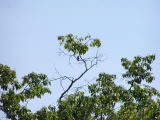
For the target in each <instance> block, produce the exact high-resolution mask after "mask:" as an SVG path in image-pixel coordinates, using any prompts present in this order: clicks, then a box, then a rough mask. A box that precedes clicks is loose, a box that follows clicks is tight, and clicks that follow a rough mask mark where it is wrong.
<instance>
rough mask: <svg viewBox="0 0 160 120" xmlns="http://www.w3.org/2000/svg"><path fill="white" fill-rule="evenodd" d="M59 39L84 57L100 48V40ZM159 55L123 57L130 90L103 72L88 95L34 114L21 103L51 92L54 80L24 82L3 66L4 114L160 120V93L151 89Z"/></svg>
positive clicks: (0, 101) (28, 118) (60, 119)
mask: <svg viewBox="0 0 160 120" xmlns="http://www.w3.org/2000/svg"><path fill="white" fill-rule="evenodd" d="M58 40H59V41H60V43H61V45H63V46H64V48H65V49H66V50H67V51H68V52H72V53H73V54H78V55H83V54H85V53H86V52H87V51H88V49H89V47H100V46H101V43H100V40H99V39H91V37H90V36H86V37H85V38H78V37H77V36H74V35H72V34H68V35H66V36H59V37H58ZM154 60H155V55H148V56H146V57H141V56H137V57H134V59H133V60H132V61H131V60H128V59H127V58H122V59H121V62H122V66H123V67H124V69H125V73H124V74H122V79H123V80H126V83H127V84H128V87H129V88H125V87H123V86H120V85H117V84H116V83H115V79H116V75H111V74H107V73H100V74H99V76H98V77H97V79H96V81H95V83H93V84H88V92H87V94H86V93H85V92H83V91H77V92H75V93H73V94H70V95H68V96H67V97H65V98H64V99H63V100H62V101H58V104H57V106H51V105H50V106H48V107H43V108H42V109H40V110H39V111H37V112H36V113H32V112H31V110H30V109H28V108H27V107H26V106H23V105H22V104H20V103H21V102H26V101H27V100H30V99H34V98H35V97H38V98H41V97H42V96H43V95H44V94H46V93H51V91H50V90H49V88H48V85H50V84H51V83H50V81H49V79H48V78H47V76H46V75H44V74H36V73H30V74H28V75H26V76H24V77H23V79H22V82H19V81H18V80H17V79H16V72H15V71H14V70H11V69H10V67H8V66H7V65H3V64H0V111H3V112H4V113H5V114H6V118H9V119H11V120H160V93H159V91H158V90H156V89H155V88H153V87H151V86H149V84H150V83H151V82H152V81H153V80H154V76H153V75H152V73H151V72H152V67H151V64H152V62H153V61H154Z"/></svg>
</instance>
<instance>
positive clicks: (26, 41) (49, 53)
mask: <svg viewBox="0 0 160 120" xmlns="http://www.w3.org/2000/svg"><path fill="white" fill-rule="evenodd" d="M159 6H160V1H159V0H45V1H44V0H34V1H33V0H26V1H25V0H0V45H1V47H0V63H2V64H7V65H9V66H11V68H12V69H14V70H16V71H17V76H18V78H19V79H20V78H21V77H22V76H24V75H26V74H28V73H30V72H32V71H34V72H37V73H45V74H47V75H48V76H49V77H50V78H53V77H54V76H55V70H54V68H57V69H58V70H59V71H60V72H61V73H63V74H68V73H72V74H73V75H75V74H76V73H77V72H76V71H79V72H80V70H77V68H78V67H76V66H74V67H73V66H69V65H68V59H67V58H66V57H60V56H58V51H59V50H58V49H59V44H58V42H57V36H58V35H65V34H68V33H73V34H76V35H79V36H84V35H87V34H90V35H92V36H93V37H98V38H100V39H101V41H102V48H101V49H100V52H101V53H102V54H103V55H104V56H105V58H106V60H105V61H104V62H103V63H102V64H100V65H99V66H97V67H96V68H94V69H93V70H92V71H90V73H88V75H86V78H88V79H92V77H96V76H97V74H98V73H99V72H107V73H115V74H118V75H120V74H121V73H122V72H123V69H122V67H121V64H120V59H121V58H122V57H127V58H129V59H132V58H133V57H134V56H136V55H142V56H145V55H148V54H156V61H155V62H154V64H153V72H154V75H155V76H156V80H155V81H154V82H153V86H155V87H156V88H159V87H160V85H159V82H160V81H159V79H158V78H160V67H159V66H160V61H159V59H160V7H159ZM118 79H119V81H120V82H122V81H121V80H120V77H119V78H118ZM57 84H58V83H53V85H52V87H51V89H52V90H53V94H52V95H45V96H44V97H43V98H42V99H41V100H40V99H36V102H35V101H30V102H29V104H28V107H30V108H31V109H32V110H33V111H36V110H37V109H39V108H40V107H41V106H43V105H48V104H55V103H56V99H57V98H58V96H59V94H60V93H61V90H60V88H59V87H58V85H57Z"/></svg>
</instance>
